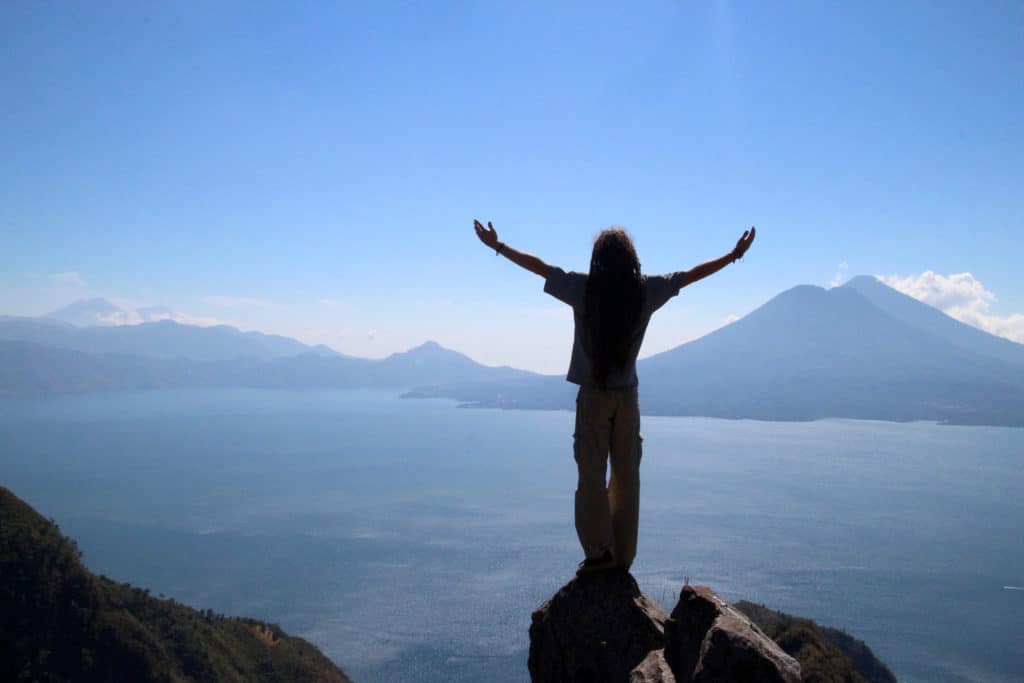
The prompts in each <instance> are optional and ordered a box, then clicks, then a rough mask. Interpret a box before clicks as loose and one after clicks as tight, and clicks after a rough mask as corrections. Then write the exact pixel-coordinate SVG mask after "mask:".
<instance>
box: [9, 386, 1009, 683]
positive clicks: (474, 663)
mask: <svg viewBox="0 0 1024 683" xmlns="http://www.w3.org/2000/svg"><path fill="white" fill-rule="evenodd" d="M396 393H397V392H392V391H389V392H382V391H361V392H356V391H324V392H312V391H303V392H284V391H281V392H273V391H261V390H195V391H192V390H190V391H161V392H149V393H120V394H118V393H111V394H95V395H89V396H82V397H71V398H52V399H38V400H17V401H4V402H2V403H0V484H3V485H4V486H8V487H10V488H11V489H12V490H13V491H14V492H15V493H17V494H18V495H19V496H21V497H23V498H24V499H25V500H26V501H27V502H29V503H30V504H32V505H33V506H35V507H36V508H37V509H38V510H39V511H40V512H41V513H42V514H44V515H47V516H52V517H54V518H55V519H56V520H57V521H58V522H59V523H60V524H61V526H62V528H63V529H64V530H65V531H66V532H67V533H69V534H70V535H71V536H72V537H74V538H76V539H77V540H78V541H79V544H80V546H81V547H82V549H83V551H84V553H85V562H86V564H87V565H88V566H90V567H91V568H92V569H93V570H95V571H97V572H100V573H106V574H108V575H110V576H112V577H113V578H116V579H119V580H124V581H131V582H133V583H136V584H138V585H141V586H145V587H148V588H150V589H151V590H152V591H153V592H154V593H165V594H167V595H169V596H173V597H175V598H176V599H179V600H181V601H184V602H186V603H189V604H192V605H194V606H197V607H203V608H206V607H210V608H213V609H214V610H217V611H220V612H225V613H231V614H245V615H250V616H253V617H258V618H262V619H267V620H269V621H274V622H278V623H280V624H281V625H282V626H283V627H284V628H286V629H287V630H288V631H289V632H291V633H294V634H296V635H301V636H304V637H307V638H309V639H310V640H312V641H313V642H314V643H315V644H317V645H318V646H320V647H321V648H322V649H323V650H324V652H325V653H326V654H327V655H329V656H331V657H332V658H333V659H335V661H337V662H338V663H339V664H340V665H341V666H342V667H344V668H345V669H346V671H348V672H349V673H350V674H351V675H352V676H353V678H354V679H355V680H358V681H448V680H464V681H475V680H495V681H524V680H527V678H528V674H527V670H526V649H527V647H528V641H527V627H528V625H529V619H530V613H531V611H532V610H533V609H534V608H535V607H536V606H537V605H538V604H539V603H540V602H541V601H542V600H544V599H546V598H547V597H549V596H550V595H551V593H552V592H553V591H554V590H555V589H557V588H558V587H559V586H560V585H561V584H562V583H564V582H565V581H566V580H568V579H569V578H570V577H571V575H572V572H573V570H574V568H575V565H576V562H578V561H579V559H580V551H579V548H578V544H577V541H576V537H575V532H574V530H573V524H572V492H573V489H574V486H575V466H574V464H573V462H572V455H571V433H572V419H573V418H572V414H571V413H569V412H563V411H547V412H534V411H499V410H486V409H480V410H460V409H457V408H456V407H455V405H454V404H453V403H452V402H449V401H443V400H400V399H397V398H395V396H396ZM641 405H643V393H642V392H641ZM643 433H644V437H645V441H644V459H643V464H642V468H641V475H642V493H641V523H640V544H639V553H638V558H637V562H636V564H635V565H634V568H633V573H634V574H635V575H636V576H637V578H638V580H639V582H640V584H641V587H642V588H643V590H645V591H646V592H647V593H648V594H650V595H652V596H653V597H655V598H656V599H659V600H661V601H662V602H663V603H665V604H667V605H671V604H672V603H674V601H675V598H676V596H677V594H678V591H679V588H680V586H681V584H682V582H683V579H684V576H688V577H689V578H690V580H691V582H697V583H707V584H709V585H711V586H713V587H714V588H715V589H716V590H717V591H719V593H721V594H722V595H723V597H726V598H728V599H739V598H747V599H750V600H754V601H756V602H762V603H764V604H766V605H768V606H769V607H772V608H775V609H782V610H785V611H787V612H791V613H795V614H799V615H803V616H808V617H811V618H814V619H816V620H818V621H819V622H821V623H823V624H826V625H831V626H836V627H840V628H844V629H846V630H847V631H849V632H851V633H852V634H854V635H855V636H857V637H859V638H862V639H864V640H865V641H866V642H867V643H868V644H869V645H870V646H871V647H872V648H873V649H874V650H875V652H876V654H878V655H879V656H880V657H881V658H882V659H883V660H884V661H885V662H886V663H887V664H889V665H890V666H891V667H892V668H893V670H894V671H895V672H896V674H897V675H898V676H899V678H900V680H905V681H913V682H916V681H922V682H923V681H935V680H947V681H1013V680H1020V679H1021V678H1022V677H1024V664H1022V662H1024V646H1022V645H1021V641H1020V638H1019V627H1020V624H1021V623H1022V618H1024V591H1020V590H1013V589H1012V587H1016V586H1021V585H1024V544H1022V543H1021V540H1020V529H1021V528H1022V526H1024V504H1022V503H1021V502H1020V501H1021V495H1020V492H1021V490H1024V468H1021V462H1020V461H1021V457H1022V454H1024V431H1022V430H1019V429H1007V428H994V427H951V426H938V425H934V424H928V423H905V424H896V423H882V422H867V421H850V420H824V421H819V422H809V423H776V422H753V421H726V420H714V419H704V418H645V419H644V423H643Z"/></svg>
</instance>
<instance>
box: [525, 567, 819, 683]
mask: <svg viewBox="0 0 1024 683" xmlns="http://www.w3.org/2000/svg"><path fill="white" fill-rule="evenodd" d="M529 667H530V678H531V679H532V680H533V681H534V682H535V683H556V682H557V683H569V682H576V681H578V682H579V683H624V682H626V681H628V682H629V683H673V682H675V681H705V682H708V681H736V682H742V681H759V682H761V681H763V682H765V683H775V682H778V683H797V682H798V681H800V665H799V664H798V663H797V661H796V660H795V659H793V658H792V657H790V656H789V655H787V654H786V653H785V652H783V651H782V649H781V648H780V647H779V646H778V645H777V644H776V643H775V642H774V641H772V640H771V638H769V637H768V636H766V635H765V634H764V633H763V632H762V631H761V630H760V629H759V628H758V627H757V626H755V625H754V624H753V623H752V622H751V621H750V619H748V618H747V617H746V616H744V615H743V614H742V613H740V612H739V611H738V610H736V609H735V608H734V607H733V606H732V605H730V604H729V603H727V602H725V601H724V600H722V599H721V598H719V597H718V596H717V595H716V594H715V592H714V591H713V590H711V589H710V588H707V587H706V586H689V585H688V586H684V587H683V590H682V593H681V594H680V596H679V603H678V604H677V605H676V607H675V609H673V610H672V614H671V615H669V614H666V613H665V610H664V609H662V608H661V606H660V605H659V604H658V603H657V602H655V601H654V600H652V599H651V598H649V597H648V596H646V595H644V594H643V593H641V592H640V588H639V586H637V583H636V580H635V579H633V577H632V576H631V575H630V574H629V573H628V572H626V571H610V572H601V573H595V574H585V575H583V576H579V577H576V578H574V579H573V580H572V581H570V582H569V583H567V584H565V585H564V586H562V588H561V589H559V591H558V592H557V593H556V594H555V595H554V596H553V597H552V598H551V599H550V600H548V601H547V602H545V603H544V604H543V605H541V606H540V608H538V609H537V611H536V612H534V613H533V620H532V623H531V625H530V659H529Z"/></svg>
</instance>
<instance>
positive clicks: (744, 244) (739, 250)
mask: <svg viewBox="0 0 1024 683" xmlns="http://www.w3.org/2000/svg"><path fill="white" fill-rule="evenodd" d="M756 234H757V228H755V227H754V226H753V225H751V226H750V230H744V231H743V236H742V237H740V238H739V240H738V241H737V242H736V248H734V249H733V250H732V260H733V261H735V260H736V259H740V258H743V255H744V254H746V253H747V249H750V245H751V244H753V243H754V236H755V235H756Z"/></svg>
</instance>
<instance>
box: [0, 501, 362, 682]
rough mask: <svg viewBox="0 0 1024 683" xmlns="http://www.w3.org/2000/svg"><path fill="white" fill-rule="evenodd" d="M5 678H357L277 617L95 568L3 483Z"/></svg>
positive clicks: (0, 546) (0, 647) (1, 654)
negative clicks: (268, 620) (203, 606)
mask: <svg viewBox="0 0 1024 683" xmlns="http://www.w3.org/2000/svg"><path fill="white" fill-rule="evenodd" d="M0 680H3V681H76V682H78V681H81V682H86V683H88V682H91V681H161V682H163V681H167V682H172V681H173V682H177V681H240V682H241V681H266V682H271V681H273V682H275V683H277V682H280V683H284V682H286V681H310V682H317V683H346V682H347V681H349V679H348V678H347V677H346V676H345V674H344V673H343V672H342V671H341V670H340V669H339V668H337V667H336V666H335V665H334V664H333V663H331V661H330V660H329V659H327V658H326V657H325V656H324V655H323V654H322V653H321V652H320V651H319V650H318V649H317V648H316V647H314V646H313V645H311V644H310V643H308V642H306V641H304V640H302V639H301V638H295V637H291V636H288V635H287V634H285V633H284V632H283V631H282V630H281V629H280V627H278V626H276V625H273V624H265V623H262V622H259V621H256V620H252V619H240V618H234V617H224V616H220V615H215V614H213V613H212V612H211V611H209V610H208V611H205V612H203V611H197V610H194V609H192V608H190V607H186V606H185V605H181V604H178V603H176V602H175V601H174V600H162V599H157V598H155V597H152V596H150V595H149V591H147V590H145V589H141V588H135V587H133V586H131V585H129V584H119V583H116V582H114V581H111V580H110V579H108V578H106V577H102V576H95V575H94V574H92V573H91V572H90V571H89V570H88V569H86V568H85V566H84V565H83V564H82V562H81V559H80V554H79V552H78V549H77V547H76V546H75V543H74V541H72V540H70V539H68V538H67V537H65V536H63V535H62V534H61V533H60V530H59V529H58V528H57V526H56V525H55V524H53V523H51V522H48V521H47V520H45V519H43V517H41V516H40V515H39V514H38V513H37V512H36V511H35V510H33V509H32V508H31V507H30V506H29V505H28V504H27V503H25V502H24V501H22V500H20V499H19V498H18V497H17V496H15V495H14V494H13V493H11V492H10V491H9V490H7V489H5V488H2V487H0Z"/></svg>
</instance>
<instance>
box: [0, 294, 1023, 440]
mask: <svg viewBox="0 0 1024 683" xmlns="http://www.w3.org/2000/svg"><path fill="white" fill-rule="evenodd" d="M685 294H686V292H685V290H684V293H683V296H685ZM97 306H99V304H96V303H95V302H92V305H91V307H86V308H91V309H92V310H95V309H97ZM70 308H73V307H70ZM64 310H65V311H67V309H64ZM72 312H74V311H72ZM568 343H570V340H569V339H568V338H567V339H566V344H568ZM638 373H639V375H640V383H641V408H642V410H643V412H644V413H645V414H649V415H693V416H708V417H724V418H753V419H763V420H813V419H819V418H824V417H848V418H862V419H881V420H929V421H940V422H949V423H956V424H991V425H1014V426H1024V345H1021V344H1016V343H1014V342H1011V341H1008V340H1006V339H1002V338H1000V337H995V336H993V335H990V334H988V333H986V332H983V331H981V330H978V329H975V328H973V327H970V326H968V325H964V324H963V323H960V322H958V321H956V320H953V319H952V318H950V317H948V316H946V315H945V314H943V313H941V312H940V311H938V310H936V309H934V308H932V307H930V306H927V305H925V304H922V303H921V302H919V301H917V300H915V299H913V298H911V297H908V296H905V295H903V294H901V293H899V292H897V291H895V290H893V289H891V288H889V287H887V286H885V285H884V284H882V283H881V282H879V281H878V280H876V279H875V278H872V277H866V276H862V277H857V278H854V279H852V280H850V281H849V282H848V283H847V284H846V285H844V286H842V287H837V288H834V289H829V290H826V289H822V288H820V287H812V286H808V285H801V286H797V287H794V288H792V289H790V290H787V291H785V292H783V293H781V294H779V295H778V296H776V297H774V298H773V299H771V300H770V301H768V302H767V303H765V304H764V305H763V306H761V307H760V308H758V309H757V310H755V311H753V312H752V313H750V314H749V315H747V316H745V317H744V318H742V319H740V320H737V321H736V322H734V323H732V324H730V325H727V326H725V327H723V328H721V329H719V330H716V331H715V332H712V333H711V334H708V335H706V336H704V337H702V338H700V339H697V340H695V341H692V342H689V343H687V344H683V345H681V346H678V347H676V348H674V349H671V350H669V351H666V352H664V353H660V354H657V355H655V356H652V357H650V358H647V359H645V360H642V361H640V362H639V363H638ZM212 386H251V387H267V388H294V389H297V388H344V387H369V386H380V387H395V388H403V389H410V388H411V389H412V390H411V391H409V392H408V393H407V394H405V395H406V396H407V397H410V398H425V397H443V398H452V399H456V400H459V401H461V402H463V403H467V404H471V405H477V406H488V407H502V408H531V409H571V408H572V406H573V399H574V396H575V389H576V388H575V385H571V384H569V383H567V382H566V381H565V380H564V377H563V376H551V375H538V374H535V373H531V372H527V371H523V370H516V369H513V368H509V367H488V366H484V365H481V364H479V363H476V362H475V361H473V360H472V359H470V358H468V357H466V356H464V355H462V354H459V353H457V352H455V351H451V350H449V349H445V348H443V347H441V346H439V345H438V344H436V343H434V342H428V343H426V344H423V345H422V346H419V347H416V348H414V349H411V350H409V351H407V352H404V353H397V354H393V355H392V356H389V357H388V358H385V359H381V360H370V359H364V358H354V357H351V356H343V355H341V354H338V353H336V352H334V351H332V350H330V349H327V348H326V347H311V346H307V345H305V344H302V343H301V342H298V341H296V340H294V339H288V338H286V337H278V336H274V335H265V334H261V333H258V332H240V331H239V330H237V329H234V328H232V327H227V326H218V327H196V326H191V325H182V324H179V323H176V322H173V321H170V320H163V321H160V322H154V323H143V324H139V325H121V326H106V327H98V326H92V327H77V326H75V325H71V324H68V323H66V322H61V321H57V320H53V319H51V318H14V317H9V316H7V317H0V395H15V396H26V395H46V394H59V393H80V392H86V391H97V390H119V389H153V388H164V387H212Z"/></svg>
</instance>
